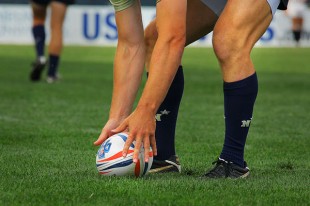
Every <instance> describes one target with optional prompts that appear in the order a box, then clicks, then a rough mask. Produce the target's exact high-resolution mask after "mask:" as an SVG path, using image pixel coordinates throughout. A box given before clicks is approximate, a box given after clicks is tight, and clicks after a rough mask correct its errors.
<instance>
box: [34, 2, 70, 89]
mask: <svg viewBox="0 0 310 206" xmlns="http://www.w3.org/2000/svg"><path fill="white" fill-rule="evenodd" d="M73 3H74V0H32V1H31V7H32V13H33V25H32V34H33V37H34V41H35V50H36V56H37V58H36V60H35V62H34V63H33V65H32V71H31V73H30V80H31V81H34V82H35V81H39V80H40V79H41V74H42V71H43V70H44V68H45V66H46V64H48V71H47V82H48V83H53V82H55V81H56V80H57V79H58V73H57V72H58V65H59V60H60V54H61V50H62V46H63V36H62V35H63V34H62V27H63V23H64V19H65V15H66V11H67V6H68V5H70V4H73ZM48 6H50V9H51V21H50V32H51V35H50V36H51V39H50V43H49V47H48V60H47V59H46V57H45V53H44V50H45V37H46V34H45V26H44V25H45V19H46V13H47V8H48Z"/></svg>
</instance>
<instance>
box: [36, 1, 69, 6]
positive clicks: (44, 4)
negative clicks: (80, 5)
mask: <svg viewBox="0 0 310 206" xmlns="http://www.w3.org/2000/svg"><path fill="white" fill-rule="evenodd" d="M31 1H32V2H34V3H36V4H40V5H43V6H46V5H48V4H49V3H51V2H52V1H57V2H60V3H63V4H65V5H71V4H74V2H75V0H31Z"/></svg>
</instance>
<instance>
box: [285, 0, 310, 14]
mask: <svg viewBox="0 0 310 206" xmlns="http://www.w3.org/2000/svg"><path fill="white" fill-rule="evenodd" d="M307 9H308V8H307V5H306V0H290V1H289V2H288V6H287V13H288V15H289V16H290V17H292V18H293V17H303V16H304V15H305V12H306V10H307Z"/></svg>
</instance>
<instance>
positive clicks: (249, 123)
mask: <svg viewBox="0 0 310 206" xmlns="http://www.w3.org/2000/svg"><path fill="white" fill-rule="evenodd" d="M251 121H252V118H251V119H249V120H242V121H241V127H250V125H251Z"/></svg>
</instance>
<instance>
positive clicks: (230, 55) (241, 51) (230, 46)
mask: <svg viewBox="0 0 310 206" xmlns="http://www.w3.org/2000/svg"><path fill="white" fill-rule="evenodd" d="M244 42H245V41H244V40H243V39H242V37H241V36H239V34H238V31H234V29H223V30H214V32H213V39H212V43H213V49H214V52H215V55H216V56H217V58H218V61H219V63H220V64H225V63H226V62H231V61H236V60H238V59H240V58H242V57H244V55H245V54H246V53H247V52H246V50H247V49H246V45H245V44H244Z"/></svg>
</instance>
